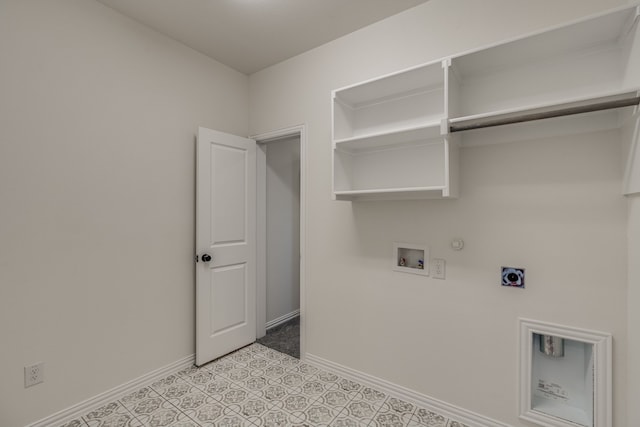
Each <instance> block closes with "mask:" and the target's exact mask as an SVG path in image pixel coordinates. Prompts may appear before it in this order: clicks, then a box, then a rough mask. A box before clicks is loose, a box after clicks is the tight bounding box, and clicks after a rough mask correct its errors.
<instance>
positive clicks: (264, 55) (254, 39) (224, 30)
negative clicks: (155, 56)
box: [98, 0, 428, 74]
mask: <svg viewBox="0 0 640 427" xmlns="http://www.w3.org/2000/svg"><path fill="white" fill-rule="evenodd" d="M98 1H99V2H100V3H103V4H105V5H106V6H109V7H111V8H113V9H115V10H117V11H119V12H121V13H123V14H125V15H127V16H129V17H131V18H133V19H135V20H137V21H138V22H141V23H142V24H145V25H147V26H149V27H151V28H153V29H155V30H156V31H159V32H161V33H163V34H165V35H167V36H169V37H171V38H173V39H175V40H178V41H180V42H182V43H184V44H185V45H187V46H189V47H191V48H193V49H195V50H197V51H199V52H201V53H203V54H205V55H207V56H209V57H211V58H213V59H215V60H217V61H219V62H222V63H223V64H226V65H228V66H229V67H231V68H234V69H236V70H238V71H240V72H242V73H244V74H252V73H254V72H256V71H259V70H261V69H263V68H266V67H268V66H270V65H273V64H277V63H278V62H281V61H283V60H285V59H287V58H291V57H293V56H295V55H298V54H300V53H302V52H305V51H307V50H309V49H313V48H314V47H317V46H320V45H322V44H324V43H327V42H329V41H331V40H335V39H337V38H339V37H341V36H343V35H345V34H348V33H351V32H353V31H355V30H357V29H359V28H362V27H365V26H367V25H369V24H372V23H374V22H377V21H380V20H382V19H384V18H386V17H388V16H391V15H395V14H397V13H399V12H402V11H403V10H406V9H409V8H411V7H414V6H417V5H419V4H421V3H425V2H426V1H428V0H181V1H178V0H135V1H132V0H98Z"/></svg>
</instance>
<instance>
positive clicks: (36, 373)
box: [24, 362, 44, 388]
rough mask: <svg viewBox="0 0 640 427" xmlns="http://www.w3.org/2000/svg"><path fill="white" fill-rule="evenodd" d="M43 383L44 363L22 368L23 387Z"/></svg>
mask: <svg viewBox="0 0 640 427" xmlns="http://www.w3.org/2000/svg"><path fill="white" fill-rule="evenodd" d="M43 381H44V362H40V363H36V364H35V365H31V366H25V367H24V387H25V388H27V387H31V386H32V385H36V384H40V383H41V382H43Z"/></svg>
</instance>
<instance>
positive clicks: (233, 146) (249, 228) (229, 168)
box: [196, 128, 256, 366]
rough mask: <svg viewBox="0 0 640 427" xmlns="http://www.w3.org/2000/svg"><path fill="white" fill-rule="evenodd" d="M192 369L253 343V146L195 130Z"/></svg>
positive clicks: (247, 142)
mask: <svg viewBox="0 0 640 427" xmlns="http://www.w3.org/2000/svg"><path fill="white" fill-rule="evenodd" d="M196 175H197V182H196V248H197V249H196V250H197V256H198V262H197V263H196V365H198V366H201V365H203V364H205V363H207V362H210V361H211V360H213V359H216V358H218V357H220V356H223V355H225V354H227V353H229V352H231V351H233V350H236V349H238V348H240V347H242V346H245V345H247V344H250V343H252V342H253V341H255V339H256V143H255V141H253V140H251V139H246V138H241V137H239V136H235V135H229V134H226V133H222V132H218V131H214V130H211V129H206V128H199V129H198V144H197V172H196Z"/></svg>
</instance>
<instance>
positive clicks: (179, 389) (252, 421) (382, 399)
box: [57, 343, 469, 427]
mask: <svg viewBox="0 0 640 427" xmlns="http://www.w3.org/2000/svg"><path fill="white" fill-rule="evenodd" d="M282 426H292V427H294V426H300V427H302V426H305V427H316V426H317V427H330V426H331V427H469V426H467V425H465V424H463V423H461V422H458V421H454V420H449V419H447V418H446V417H444V416H442V415H440V414H437V413H435V412H433V411H431V410H428V409H425V408H420V407H416V405H414V404H412V403H410V402H405V401H403V400H402V399H399V398H397V397H395V396H390V395H387V394H386V393H384V392H382V391H380V390H376V389H373V388H371V387H367V386H366V385H363V384H359V383H358V382H356V381H352V380H349V379H347V378H342V377H340V376H339V375H336V374H334V373H332V372H327V371H324V370H321V369H318V368H317V367H315V366H313V365H310V364H307V363H304V362H301V361H300V360H298V359H296V358H294V357H291V356H289V355H287V354H284V353H280V352H278V351H275V350H273V349H270V348H267V347H265V346H263V345H261V344H258V343H256V344H252V345H250V346H248V347H245V348H243V349H240V350H238V351H236V352H234V353H232V354H230V355H227V356H225V357H223V358H221V359H218V360H216V361H214V362H212V363H210V364H208V365H206V366H203V367H201V368H196V367H195V366H193V367H189V368H186V369H183V370H182V371H180V372H178V373H176V374H172V375H169V376H167V377H165V378H162V379H160V380H157V381H155V382H153V383H152V384H150V385H148V386H146V387H142V388H141V389H139V390H137V391H135V392H133V393H130V394H128V395H126V396H124V397H122V398H120V399H119V400H117V401H115V402H111V403H109V404H107V405H104V406H102V407H101V408H98V409H95V410H93V411H90V412H89V413H87V414H85V415H84V416H82V417H81V418H78V419H75V420H73V421H70V422H68V423H66V424H64V425H62V426H57V427H282Z"/></svg>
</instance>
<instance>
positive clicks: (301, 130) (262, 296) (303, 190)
mask: <svg viewBox="0 0 640 427" xmlns="http://www.w3.org/2000/svg"><path fill="white" fill-rule="evenodd" d="M290 137H299V138H300V359H301V360H304V359H305V357H306V351H305V350H306V340H305V338H306V333H305V326H306V321H305V313H306V309H305V306H306V304H305V301H306V293H305V284H306V276H307V274H306V262H305V254H306V236H307V233H306V230H307V208H306V206H307V203H306V200H307V197H306V194H307V140H306V125H305V124H301V125H297V126H292V127H288V128H283V129H278V130H275V131H271V132H265V133H261V134H258V135H254V136H250V138H251V139H253V140H255V141H256V144H257V145H258V147H257V148H258V149H257V150H256V153H257V154H256V163H257V168H256V169H257V170H256V179H257V188H256V194H257V212H256V213H257V229H256V232H257V236H256V244H257V251H258V253H257V262H256V269H257V271H256V273H257V274H256V286H257V292H256V335H257V338H261V337H263V336H264V335H265V334H266V323H267V310H266V306H267V253H266V251H267V245H266V240H267V223H266V212H267V185H266V176H267V157H266V153H265V151H264V150H263V149H262V147H264V146H265V144H268V143H269V142H273V141H277V140H281V139H285V138H290Z"/></svg>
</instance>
